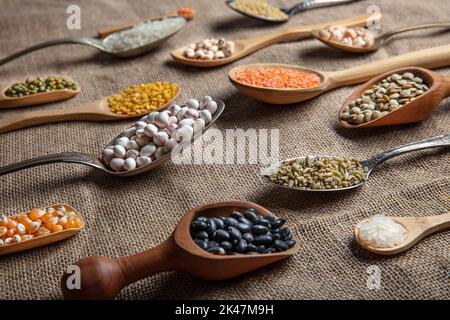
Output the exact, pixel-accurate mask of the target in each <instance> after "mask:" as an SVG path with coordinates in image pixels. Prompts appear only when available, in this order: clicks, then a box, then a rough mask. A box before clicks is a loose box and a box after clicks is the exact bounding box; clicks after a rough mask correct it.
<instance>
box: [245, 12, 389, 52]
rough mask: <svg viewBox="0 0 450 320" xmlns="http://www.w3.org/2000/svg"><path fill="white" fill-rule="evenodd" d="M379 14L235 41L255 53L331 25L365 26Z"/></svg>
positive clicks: (306, 35)
mask: <svg viewBox="0 0 450 320" xmlns="http://www.w3.org/2000/svg"><path fill="white" fill-rule="evenodd" d="M380 18H381V14H375V15H374V14H363V15H359V16H354V17H351V18H348V19H342V20H336V21H329V22H323V23H319V24H311V25H304V26H298V27H289V28H284V29H281V30H280V31H277V32H275V33H270V34H266V35H263V36H259V37H255V38H251V39H245V40H237V42H238V43H242V44H244V45H245V46H246V47H248V48H249V49H250V48H251V51H252V52H253V51H256V50H259V49H261V48H264V47H267V46H269V45H272V44H274V43H279V42H287V41H294V40H300V39H303V38H307V37H310V36H311V31H313V30H316V29H323V28H325V27H327V26H331V25H343V26H353V27H356V26H365V25H366V24H367V23H368V21H369V19H380Z"/></svg>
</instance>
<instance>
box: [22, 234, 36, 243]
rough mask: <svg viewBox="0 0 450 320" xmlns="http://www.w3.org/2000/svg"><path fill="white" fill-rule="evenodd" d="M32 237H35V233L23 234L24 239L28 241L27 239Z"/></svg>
mask: <svg viewBox="0 0 450 320" xmlns="http://www.w3.org/2000/svg"><path fill="white" fill-rule="evenodd" d="M30 239H33V235H31V234H24V235H23V236H22V241H26V240H30Z"/></svg>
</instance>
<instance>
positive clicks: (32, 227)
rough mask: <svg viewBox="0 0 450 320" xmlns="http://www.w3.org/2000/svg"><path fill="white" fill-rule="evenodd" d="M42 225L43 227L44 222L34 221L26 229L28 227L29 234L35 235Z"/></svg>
mask: <svg viewBox="0 0 450 320" xmlns="http://www.w3.org/2000/svg"><path fill="white" fill-rule="evenodd" d="M41 225H42V222H41V221H40V220H37V221H32V222H31V223H30V224H28V225H27V226H26V227H27V230H28V232H29V233H35V232H36V231H38V230H39V228H40V227H41Z"/></svg>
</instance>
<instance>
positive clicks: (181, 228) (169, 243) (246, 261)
mask: <svg viewBox="0 0 450 320" xmlns="http://www.w3.org/2000/svg"><path fill="white" fill-rule="evenodd" d="M246 208H254V209H255V211H256V213H257V214H260V215H269V214H270V215H272V214H271V213H270V211H268V210H267V209H265V208H263V207H261V206H259V205H257V204H255V203H251V202H247V201H223V202H214V203H209V204H206V205H202V206H199V207H197V208H194V209H192V210H190V211H188V212H187V213H186V214H185V215H184V216H183V217H182V219H181V220H180V222H179V224H178V226H177V227H176V228H175V231H174V232H173V233H172V234H171V236H170V237H169V239H167V240H166V241H165V242H164V243H162V244H161V245H159V246H158V247H156V248H153V249H149V250H147V251H144V252H141V253H138V254H135V255H132V256H129V257H126V258H120V259H110V258H106V257H98V256H94V257H88V258H85V259H82V260H80V261H78V262H76V263H75V264H76V265H78V266H79V267H80V269H81V289H79V290H77V289H73V290H70V289H68V288H67V285H66V284H67V279H68V276H69V275H68V274H64V275H63V277H62V280H61V289H62V292H63V295H64V298H66V299H113V298H114V297H116V295H117V294H118V293H119V292H120V291H121V290H122V289H123V288H124V287H125V286H128V285H129V284H131V283H133V282H135V281H137V280H139V279H142V278H144V277H147V276H150V275H153V274H155V273H159V272H163V271H171V270H177V271H184V272H188V273H190V274H192V275H194V276H196V277H198V278H201V279H205V280H224V279H229V278H232V277H236V276H238V275H241V274H243V273H246V272H249V271H252V270H254V269H257V268H260V267H262V266H265V265H267V264H270V263H273V262H276V261H279V260H282V259H285V258H287V257H289V256H292V255H293V254H295V253H296V252H298V250H299V247H298V244H296V245H295V246H293V247H292V248H290V249H288V250H286V251H282V252H277V253H271V254H255V255H236V256H230V255H226V256H220V255H215V254H212V253H209V252H207V251H205V250H203V249H201V248H200V247H199V246H198V245H197V244H196V243H195V242H194V240H193V239H192V237H191V234H190V225H191V222H192V220H193V219H194V218H195V217H197V216H199V215H202V216H207V217H213V216H224V215H230V214H231V213H232V212H233V211H235V210H244V209H246Z"/></svg>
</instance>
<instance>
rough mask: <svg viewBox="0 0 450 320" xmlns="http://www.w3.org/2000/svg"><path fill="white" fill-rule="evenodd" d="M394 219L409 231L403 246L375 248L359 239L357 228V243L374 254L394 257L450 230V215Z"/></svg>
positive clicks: (357, 229)
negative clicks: (443, 231) (437, 234)
mask: <svg viewBox="0 0 450 320" xmlns="http://www.w3.org/2000/svg"><path fill="white" fill-rule="evenodd" d="M393 219H394V221H395V222H397V223H399V224H401V225H402V226H403V227H404V228H405V229H406V230H407V231H408V234H407V236H406V238H405V240H404V241H403V242H402V243H401V244H399V245H396V246H394V247H391V248H377V247H373V246H371V245H370V244H367V243H365V242H364V241H362V240H361V239H360V238H359V228H358V227H355V239H356V242H357V243H358V244H359V245H360V246H361V247H363V248H364V249H366V250H368V251H371V252H373V253H377V254H382V255H394V254H399V253H402V252H404V251H406V250H408V249H409V248H411V247H412V246H413V245H415V244H416V243H418V242H419V241H420V240H422V239H423V238H425V237H427V236H429V235H431V234H433V233H436V232H439V231H442V230H445V229H448V228H450V213H445V214H441V215H437V216H426V217H393ZM364 221H365V220H364ZM364 221H362V222H364Z"/></svg>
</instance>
